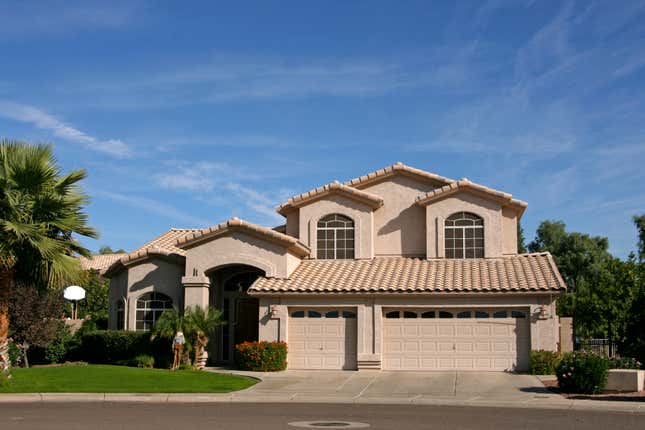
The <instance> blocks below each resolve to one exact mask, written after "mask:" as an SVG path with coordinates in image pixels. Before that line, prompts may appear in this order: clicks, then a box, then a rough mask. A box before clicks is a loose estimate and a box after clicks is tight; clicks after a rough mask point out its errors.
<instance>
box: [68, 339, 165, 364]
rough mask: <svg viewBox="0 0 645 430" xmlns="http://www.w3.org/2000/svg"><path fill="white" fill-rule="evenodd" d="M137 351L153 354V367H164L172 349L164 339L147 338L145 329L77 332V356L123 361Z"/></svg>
mask: <svg viewBox="0 0 645 430" xmlns="http://www.w3.org/2000/svg"><path fill="white" fill-rule="evenodd" d="M139 355H149V356H152V357H154V361H155V364H156V365H157V367H168V366H167V364H168V363H171V362H172V350H171V347H170V341H169V340H167V339H161V338H156V339H154V340H151V339H150V333H148V332H135V331H122V330H106V331H93V332H89V333H85V334H84V335H83V336H81V342H80V347H79V351H78V357H77V359H79V360H83V361H87V362H88V363H94V364H123V363H127V362H131V361H132V360H134V359H135V358H136V357H137V356H139Z"/></svg>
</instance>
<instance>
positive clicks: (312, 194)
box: [276, 181, 383, 215]
mask: <svg viewBox="0 0 645 430" xmlns="http://www.w3.org/2000/svg"><path fill="white" fill-rule="evenodd" d="M333 192H344V193H347V194H349V195H350V196H353V197H356V198H357V199H360V200H367V201H370V202H372V203H373V204H374V206H375V207H379V206H381V205H382V204H383V199H382V198H381V197H380V196H377V195H376V194H372V193H369V192H367V191H362V190H359V189H357V188H354V187H351V186H349V185H346V184H343V183H340V182H338V181H333V182H329V183H327V184H325V185H322V186H320V187H316V188H313V189H311V190H309V191H305V192H304V193H300V194H296V195H295V196H291V197H289V198H288V199H287V201H286V202H285V203H283V204H281V205H280V206H278V207H277V209H276V210H277V211H278V213H280V214H282V215H284V212H286V211H288V210H290V209H292V208H296V207H299V206H300V205H302V204H303V203H306V202H307V201H309V200H313V199H315V198H317V197H319V196H322V195H325V194H328V193H333Z"/></svg>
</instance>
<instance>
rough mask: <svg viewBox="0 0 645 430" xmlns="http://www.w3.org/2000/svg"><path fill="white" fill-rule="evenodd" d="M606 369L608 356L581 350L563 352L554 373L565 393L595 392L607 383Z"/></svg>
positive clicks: (607, 367)
mask: <svg viewBox="0 0 645 430" xmlns="http://www.w3.org/2000/svg"><path fill="white" fill-rule="evenodd" d="M608 369H609V359H608V358H606V357H604V356H601V355H596V354H594V353H592V352H589V351H584V350H583V351H575V352H568V353H566V354H564V356H563V357H562V360H560V363H558V365H557V367H556V369H555V374H556V376H557V377H558V386H559V387H560V389H561V390H562V391H564V392H565V393H582V394H597V393H600V392H602V390H603V389H604V388H605V385H606V384H607V370H608Z"/></svg>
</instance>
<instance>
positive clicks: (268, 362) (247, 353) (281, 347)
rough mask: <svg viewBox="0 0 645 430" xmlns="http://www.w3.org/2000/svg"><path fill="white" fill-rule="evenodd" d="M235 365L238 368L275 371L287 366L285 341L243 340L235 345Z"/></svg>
mask: <svg viewBox="0 0 645 430" xmlns="http://www.w3.org/2000/svg"><path fill="white" fill-rule="evenodd" d="M235 365H236V366H237V368H238V369H240V370H251V371H254V372H277V371H279V370H285V369H286V368H287V344H286V343H285V342H244V343H240V344H238V345H235Z"/></svg>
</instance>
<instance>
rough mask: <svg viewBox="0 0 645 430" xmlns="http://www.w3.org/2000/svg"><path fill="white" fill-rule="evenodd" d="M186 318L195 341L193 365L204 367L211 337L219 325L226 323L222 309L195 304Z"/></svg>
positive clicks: (192, 338) (187, 312)
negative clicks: (207, 346)
mask: <svg viewBox="0 0 645 430" xmlns="http://www.w3.org/2000/svg"><path fill="white" fill-rule="evenodd" d="M186 319H187V322H188V324H187V325H188V330H189V333H191V340H192V341H193V350H194V355H195V358H194V360H193V365H194V366H197V367H203V366H204V365H205V364H206V363H205V362H206V359H207V358H208V356H205V355H206V345H208V340H209V337H210V336H211V335H212V334H213V333H214V332H215V329H216V328H217V327H219V326H221V325H223V324H225V322H224V320H222V311H220V310H217V309H213V308H206V309H204V308H201V307H199V306H195V307H192V308H188V309H187V311H186Z"/></svg>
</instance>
